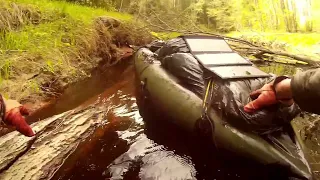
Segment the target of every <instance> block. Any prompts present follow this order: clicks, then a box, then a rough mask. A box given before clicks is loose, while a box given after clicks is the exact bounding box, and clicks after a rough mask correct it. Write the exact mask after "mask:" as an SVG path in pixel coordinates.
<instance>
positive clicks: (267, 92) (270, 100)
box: [244, 84, 278, 113]
mask: <svg viewBox="0 0 320 180" xmlns="http://www.w3.org/2000/svg"><path fill="white" fill-rule="evenodd" d="M250 97H251V98H252V99H254V100H253V101H251V102H249V103H248V104H247V105H246V106H244V111H246V112H248V113H252V112H255V111H257V110H259V109H261V108H263V107H266V106H270V105H273V104H276V103H278V101H277V98H276V93H275V92H274V88H273V85H272V84H266V85H264V86H263V87H262V88H261V89H258V90H256V91H254V92H252V93H251V94H250Z"/></svg>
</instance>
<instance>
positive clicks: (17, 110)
mask: <svg viewBox="0 0 320 180" xmlns="http://www.w3.org/2000/svg"><path fill="white" fill-rule="evenodd" d="M4 102H5V104H6V114H5V118H4V122H5V123H6V124H7V125H10V126H14V127H15V128H16V130H17V131H19V132H20V133H21V134H23V135H25V136H28V137H31V136H34V135H35V134H34V132H33V131H32V129H31V127H30V126H29V125H28V123H27V122H26V119H25V118H24V117H23V116H27V115H29V112H28V110H27V108H25V107H24V106H22V105H21V104H19V103H18V102H17V101H14V100H4Z"/></svg>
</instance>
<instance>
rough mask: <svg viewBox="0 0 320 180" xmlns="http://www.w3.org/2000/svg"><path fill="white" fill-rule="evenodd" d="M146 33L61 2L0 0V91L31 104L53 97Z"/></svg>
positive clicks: (119, 17) (128, 21) (101, 12)
mask: <svg viewBox="0 0 320 180" xmlns="http://www.w3.org/2000/svg"><path fill="white" fill-rule="evenodd" d="M150 40H151V35H150V34H149V33H148V32H146V31H145V29H144V28H141V27H140V26H139V25H138V24H137V23H136V22H133V20H132V17H131V16H130V15H128V14H125V13H117V12H112V11H110V12H109V11H106V10H105V9H101V8H91V7H86V6H80V5H76V4H71V3H67V2H64V1H50V0H41V1H38V0H12V1H11V0H10V1H8V0H0V42H1V43H0V92H1V93H2V94H3V95H4V96H5V97H7V98H12V99H17V100H20V101H21V102H22V103H23V102H31V103H35V102H36V101H44V100H46V99H50V98H52V97H57V96H59V94H60V93H61V92H62V91H63V90H64V89H65V88H66V87H68V86H69V85H70V84H72V83H74V82H77V81H79V80H81V79H84V78H85V77H88V76H90V73H91V71H92V70H93V69H94V68H96V67H98V66H101V65H103V67H108V66H112V65H114V64H116V63H117V62H118V61H119V60H120V58H121V53H122V52H121V51H119V48H120V47H122V46H127V45H129V44H130V45H142V44H145V43H147V42H149V41H150Z"/></svg>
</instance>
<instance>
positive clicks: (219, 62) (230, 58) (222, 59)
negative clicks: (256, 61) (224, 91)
mask: <svg viewBox="0 0 320 180" xmlns="http://www.w3.org/2000/svg"><path fill="white" fill-rule="evenodd" d="M194 56H195V57H196V58H197V59H198V60H199V61H200V62H201V63H202V64H203V65H207V66H209V67H211V66H226V65H229V66H230V65H249V66H251V65H252V63H251V62H250V61H248V60H246V59H245V58H243V57H242V56H240V55H239V54H237V53H235V52H231V53H214V54H207V53H206V54H195V55H194Z"/></svg>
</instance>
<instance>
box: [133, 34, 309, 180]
mask: <svg viewBox="0 0 320 180" xmlns="http://www.w3.org/2000/svg"><path fill="white" fill-rule="evenodd" d="M180 39H182V40H183V41H184V42H185V43H186V44H187V48H185V49H184V50H182V52H183V53H188V54H189V55H192V56H193V57H194V58H195V59H197V61H198V62H199V63H200V64H201V65H203V66H204V67H206V68H207V69H209V70H210V71H211V72H213V75H212V76H213V78H212V79H213V80H212V83H214V82H215V79H216V80H218V79H219V81H229V80H233V81H234V80H241V79H246V78H250V79H258V78H264V77H268V76H269V75H268V74H266V73H264V72H262V71H260V70H258V69H257V68H256V67H255V66H254V65H253V64H252V63H251V62H250V61H248V60H246V59H244V58H242V57H241V56H240V55H238V54H236V53H235V52H233V51H232V50H231V48H230V47H229V45H228V44H227V43H226V42H225V41H224V40H223V39H220V38H216V37H211V36H183V37H180ZM159 48H161V47H159ZM156 49H157V48H156ZM156 49H153V48H152V47H150V46H149V47H144V48H140V49H139V50H138V51H137V52H136V53H135V55H134V61H135V68H136V73H137V78H138V80H139V82H140V83H141V88H142V89H143V91H144V92H145V93H148V97H149V98H150V99H151V101H152V103H153V104H155V105H156V106H157V108H160V109H161V111H162V112H164V113H165V114H166V115H168V116H169V117H171V119H173V121H174V122H173V123H175V124H177V125H178V126H180V127H182V128H183V129H185V130H186V131H188V132H194V131H197V130H199V129H200V130H201V126H200V125H199V124H202V126H206V128H208V127H209V129H210V133H209V136H210V137H211V139H212V142H213V143H215V144H217V145H218V147H219V148H225V149H228V150H230V151H232V152H235V153H237V154H239V155H241V156H246V157H249V158H251V159H254V160H256V161H258V162H260V163H263V164H266V165H273V164H274V165H281V166H282V167H285V168H287V170H288V171H289V172H290V176H292V177H295V178H299V179H312V173H311V171H310V168H309V165H308V163H307V162H306V160H305V158H304V156H303V152H302V150H301V148H300V147H301V146H300V144H299V143H298V141H297V139H296V136H295V134H294V133H293V130H292V127H291V126H290V128H286V130H283V132H282V133H270V134H268V135H260V134H257V133H254V132H250V131H245V130H242V129H240V128H236V127H235V126H233V125H232V123H230V124H229V123H226V122H228V119H226V118H227V117H225V116H224V113H221V110H220V109H219V108H213V107H211V106H209V108H208V109H207V110H206V111H205V115H206V116H207V117H208V118H207V121H208V122H209V123H208V122H207V123H201V122H203V121H204V120H203V115H204V106H203V105H204V100H203V98H201V96H200V97H199V95H197V94H196V93H194V92H192V91H190V90H189V89H188V88H186V87H184V86H182V85H181V83H180V81H181V80H180V79H179V78H177V76H174V75H173V73H171V72H169V71H168V70H167V69H165V68H164V67H163V65H162V64H161V61H160V60H159V58H160V57H159V56H161V55H159V51H155V50H156ZM180 52H181V51H180ZM207 86H208V85H207ZM213 101H214V99H213ZM204 129H205V128H204ZM204 131H205V130H204Z"/></svg>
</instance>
